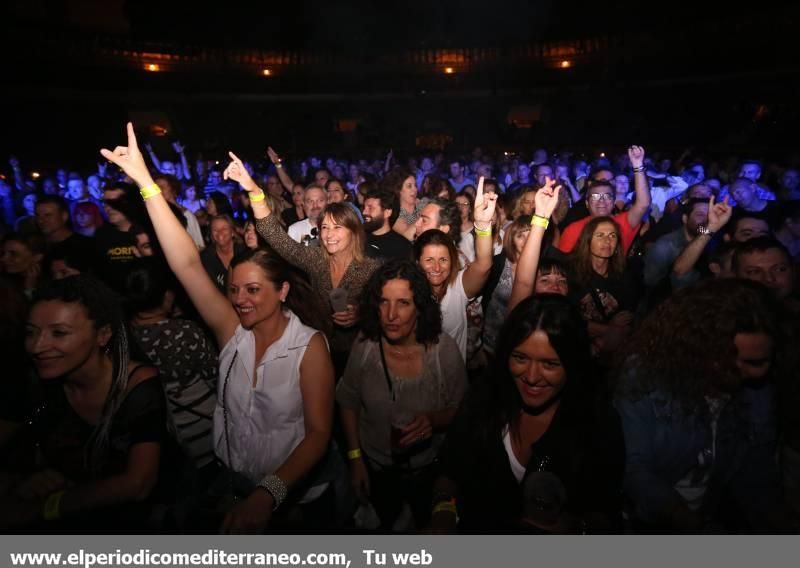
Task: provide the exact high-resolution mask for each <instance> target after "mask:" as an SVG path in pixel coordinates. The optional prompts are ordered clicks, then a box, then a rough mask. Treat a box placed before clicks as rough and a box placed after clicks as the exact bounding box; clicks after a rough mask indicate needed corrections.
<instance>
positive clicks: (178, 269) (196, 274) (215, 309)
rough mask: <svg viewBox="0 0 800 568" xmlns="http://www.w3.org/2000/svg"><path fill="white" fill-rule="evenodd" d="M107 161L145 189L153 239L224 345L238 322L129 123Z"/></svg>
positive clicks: (106, 153)
mask: <svg viewBox="0 0 800 568" xmlns="http://www.w3.org/2000/svg"><path fill="white" fill-rule="evenodd" d="M100 153H101V154H102V155H103V157H104V158H106V159H107V160H109V161H111V162H114V163H115V164H116V165H117V166H119V167H120V168H121V169H122V170H123V171H124V172H125V173H126V174H127V175H128V176H130V177H131V178H132V179H133V180H134V181H135V182H136V184H137V185H138V186H139V188H140V189H144V191H143V192H142V193H143V196H145V195H147V197H145V207H146V209H147V214H148V215H149V216H150V220H151V221H152V222H153V227H154V228H155V231H156V236H157V237H158V241H159V243H160V244H161V247H162V249H163V250H164V255H165V256H166V257H167V262H168V263H169V267H170V268H171V269H172V271H173V272H174V273H175V276H176V277H177V278H178V280H179V281H180V283H181V284H182V285H183V287H184V288H185V289H186V292H187V293H188V294H189V297H190V298H191V299H192V303H193V304H194V305H195V307H196V308H197V311H198V312H200V315H201V316H202V318H203V320H204V321H205V322H206V323H207V324H208V326H209V327H210V328H211V330H212V331H213V332H214V335H215V337H216V339H217V343H218V344H219V346H220V347H222V346H223V345H225V344H226V343H227V342H228V340H229V339H230V338H231V337H232V336H233V333H234V331H236V326H237V325H238V324H239V318H238V316H237V315H236V312H235V311H234V310H233V307H232V306H231V303H230V302H229V301H228V299H227V298H225V296H223V295H222V294H221V293H220V292H219V290H218V289H217V287H216V285H215V284H214V283H213V282H212V281H211V278H209V276H208V274H207V273H206V271H205V269H204V268H203V265H202V263H201V262H200V254H199V253H198V252H197V247H196V246H195V244H194V242H193V241H192V238H191V237H190V236H189V233H187V232H186V230H185V229H184V228H183V226H182V225H181V223H180V221H178V219H177V218H176V217H175V215H174V214H173V213H172V210H171V209H170V208H169V204H168V203H167V200H166V199H164V196H163V195H161V192H160V191H158V190H157V189H158V186H156V185H155V184H154V183H153V178H152V177H151V176H150V172H149V171H148V169H147V164H145V161H144V156H142V153H141V152H140V151H139V146H138V144H137V143H136V134H135V133H134V131H133V124H131V123H130V122H129V123H128V145H127V146H117V147H116V148H114V151H113V152H112V151H111V150H106V149H103V150H100Z"/></svg>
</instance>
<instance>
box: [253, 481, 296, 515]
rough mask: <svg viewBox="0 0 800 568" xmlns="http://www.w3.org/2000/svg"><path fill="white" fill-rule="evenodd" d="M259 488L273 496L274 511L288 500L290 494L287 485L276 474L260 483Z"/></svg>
mask: <svg viewBox="0 0 800 568" xmlns="http://www.w3.org/2000/svg"><path fill="white" fill-rule="evenodd" d="M258 487H260V488H261V489H263V490H264V491H266V492H267V493H269V494H270V495H272V501H273V502H274V503H275V505H274V506H273V507H272V510H273V511H274V510H275V509H277V508H278V507H280V506H281V503H283V502H284V501H285V500H286V495H288V494H289V489H288V488H287V487H286V484H285V483H284V482H283V480H282V479H281V478H280V477H278V476H277V475H275V474H273V475H268V476H266V477H265V478H264V479H262V480H261V481H259V482H258Z"/></svg>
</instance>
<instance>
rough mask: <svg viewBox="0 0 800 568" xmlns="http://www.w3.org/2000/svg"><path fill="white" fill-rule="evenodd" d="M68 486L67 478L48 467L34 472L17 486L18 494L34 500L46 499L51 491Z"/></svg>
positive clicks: (21, 497)
mask: <svg viewBox="0 0 800 568" xmlns="http://www.w3.org/2000/svg"><path fill="white" fill-rule="evenodd" d="M65 487H67V479H66V478H65V477H64V476H63V475H61V474H60V473H59V472H57V471H56V470H54V469H46V470H44V471H40V472H38V473H34V474H33V475H32V476H31V477H29V478H28V479H26V480H25V481H23V482H22V483H20V484H19V485H18V486H17V488H16V495H17V497H19V498H20V499H24V500H26V501H33V500H36V499H44V498H45V497H47V496H48V495H50V494H51V493H54V492H56V491H60V490H62V489H64V488H65Z"/></svg>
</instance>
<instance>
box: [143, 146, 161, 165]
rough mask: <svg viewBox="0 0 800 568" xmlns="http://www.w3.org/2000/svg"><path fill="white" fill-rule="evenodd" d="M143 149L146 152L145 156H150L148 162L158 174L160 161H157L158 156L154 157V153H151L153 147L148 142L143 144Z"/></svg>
mask: <svg viewBox="0 0 800 568" xmlns="http://www.w3.org/2000/svg"><path fill="white" fill-rule="evenodd" d="M144 149H145V150H147V155H148V156H150V161H151V162H153V165H154V166H155V168H156V169H157V170H158V171H159V172H160V171H161V160H159V159H158V156H156V153H155V152H154V151H153V145H152V144H150V143H149V142H145V143H144Z"/></svg>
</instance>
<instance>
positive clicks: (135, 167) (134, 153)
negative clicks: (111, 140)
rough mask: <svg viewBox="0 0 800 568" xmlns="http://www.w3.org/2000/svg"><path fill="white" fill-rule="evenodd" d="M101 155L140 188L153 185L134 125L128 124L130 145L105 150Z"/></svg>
mask: <svg viewBox="0 0 800 568" xmlns="http://www.w3.org/2000/svg"><path fill="white" fill-rule="evenodd" d="M100 154H101V155H102V156H103V157H104V158H105V159H106V160H108V161H109V162H113V163H114V164H116V165H117V166H118V167H119V168H120V169H121V170H122V171H123V172H125V173H126V174H128V176H129V177H130V178H131V179H133V181H135V182H136V183H137V184H138V185H139V187H144V186H147V185H152V184H153V178H152V177H151V176H150V171H149V170H148V169H147V164H145V163H144V156H142V153H141V152H140V151H139V144H138V143H137V142H136V133H134V131H133V123H130V122H129V123H128V145H127V146H117V147H116V148H114V150H113V151H111V150H107V149H105V148H103V149H102V150H100Z"/></svg>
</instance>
